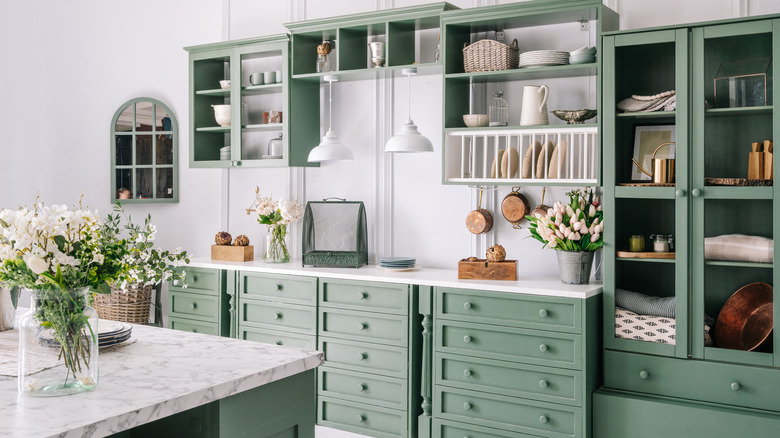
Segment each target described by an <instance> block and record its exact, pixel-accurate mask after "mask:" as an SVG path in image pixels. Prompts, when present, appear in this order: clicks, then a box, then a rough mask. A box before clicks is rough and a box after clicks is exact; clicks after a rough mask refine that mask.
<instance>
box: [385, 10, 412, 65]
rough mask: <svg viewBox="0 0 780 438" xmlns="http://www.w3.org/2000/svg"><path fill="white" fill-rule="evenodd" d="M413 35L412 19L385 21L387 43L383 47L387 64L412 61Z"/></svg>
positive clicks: (404, 63)
mask: <svg viewBox="0 0 780 438" xmlns="http://www.w3.org/2000/svg"><path fill="white" fill-rule="evenodd" d="M414 35H415V22H414V20H406V21H392V22H389V23H387V45H386V47H385V49H386V51H385V59H386V63H387V65H391V66H395V65H408V64H413V63H414V52H415V50H414V40H415V38H414Z"/></svg>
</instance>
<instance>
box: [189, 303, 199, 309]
mask: <svg viewBox="0 0 780 438" xmlns="http://www.w3.org/2000/svg"><path fill="white" fill-rule="evenodd" d="M190 308H191V309H192V310H195V309H197V308H198V303H192V304H190Z"/></svg>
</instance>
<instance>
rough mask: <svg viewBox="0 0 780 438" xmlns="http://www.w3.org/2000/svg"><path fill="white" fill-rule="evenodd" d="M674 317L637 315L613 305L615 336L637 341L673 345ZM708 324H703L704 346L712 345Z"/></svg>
mask: <svg viewBox="0 0 780 438" xmlns="http://www.w3.org/2000/svg"><path fill="white" fill-rule="evenodd" d="M676 325H677V321H676V320H675V319H674V318H665V317H662V316H650V315H639V314H637V313H635V312H632V311H630V310H627V309H623V308H621V307H617V306H616V307H615V337H617V338H623V339H634V340H637V341H645V342H655V343H658V344H669V345H675V342H676V341H675V327H676ZM710 327H711V326H710V325H709V324H706V323H705V324H704V346H705V347H709V346H712V345H713V341H712V336H710Z"/></svg>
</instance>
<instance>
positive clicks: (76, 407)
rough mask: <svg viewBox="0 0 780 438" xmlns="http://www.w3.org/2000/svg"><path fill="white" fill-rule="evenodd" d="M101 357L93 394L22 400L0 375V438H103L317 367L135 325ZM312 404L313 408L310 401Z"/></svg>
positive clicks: (276, 350) (299, 354) (305, 359)
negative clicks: (125, 342)
mask: <svg viewBox="0 0 780 438" xmlns="http://www.w3.org/2000/svg"><path fill="white" fill-rule="evenodd" d="M132 338H133V339H136V342H135V343H133V344H130V345H127V346H125V347H121V348H118V349H116V350H113V351H109V352H105V353H100V356H99V360H100V380H99V382H98V386H97V388H96V389H95V390H93V391H90V392H84V393H81V394H75V395H69V396H62V397H28V396H22V395H21V394H19V393H18V392H17V389H16V385H17V379H16V378H15V377H0V394H2V401H0V436H3V437H49V436H57V437H63V438H66V437H103V436H107V435H111V434H113V433H116V432H120V431H123V430H126V429H130V428H132V427H135V426H138V425H141V424H145V423H148V422H151V421H154V420H157V419H159V418H163V417H166V416H169V415H172V414H175V413H178V412H182V411H186V410H188V409H191V408H194V407H197V406H200V405H204V404H206V403H209V402H212V401H215V400H219V399H222V398H225V397H228V396H230V395H232V394H236V393H239V392H242V391H246V390H249V389H252V388H256V387H258V386H262V385H265V384H267V383H271V382H274V381H277V380H281V379H283V378H285V377H289V376H291V375H294V374H298V373H301V372H304V371H307V370H310V369H313V368H316V367H318V366H319V365H321V364H322V362H323V354H322V353H321V352H312V351H304V350H299V349H295V348H289V347H280V346H276V345H269V344H261V343H258V342H251V341H242V340H237V339H229V338H222V337H217V336H210V335H202V334H196V333H189V332H183V331H175V330H169V329H164V328H157V327H148V326H141V325H134V326H133V334H132ZM312 403H313V402H312Z"/></svg>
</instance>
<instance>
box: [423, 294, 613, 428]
mask: <svg viewBox="0 0 780 438" xmlns="http://www.w3.org/2000/svg"><path fill="white" fill-rule="evenodd" d="M433 307H434V310H433V314H434V324H433V326H434V327H433V363H432V386H433V391H432V394H433V400H432V407H433V413H432V420H433V421H432V425H433V426H432V432H431V434H430V435H422V434H421V435H420V436H433V437H447V436H456V435H454V434H455V433H459V435H458V436H497V437H498V436H500V437H525V436H556V437H557V436H568V437H591V436H598V435H593V434H592V432H591V417H592V410H593V407H592V403H591V394H592V393H593V391H594V390H595V389H596V388H597V387H598V385H599V384H600V369H601V364H600V361H599V356H600V354H599V352H600V349H601V345H600V342H599V333H600V330H599V329H600V326H601V322H600V318H599V311H600V307H601V297H600V295H597V296H594V297H591V298H588V299H585V300H582V299H575V298H559V297H548V296H536V295H526V294H519V293H507V292H493V291H481V290H466V289H453V288H445V287H437V288H435V292H434V304H433ZM423 380H425V377H423ZM455 431H458V432H455ZM488 432H489V433H488ZM483 434H484V435H483Z"/></svg>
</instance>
